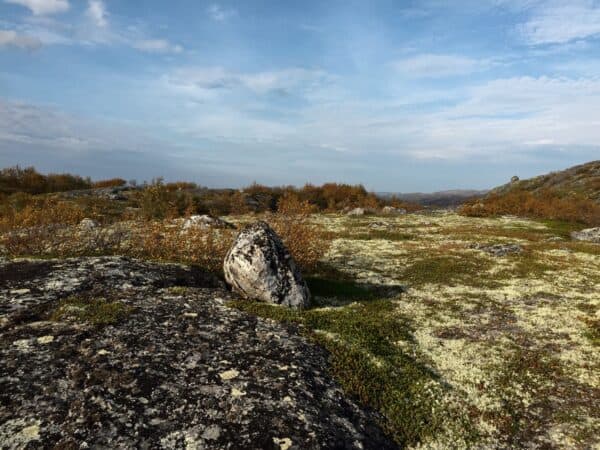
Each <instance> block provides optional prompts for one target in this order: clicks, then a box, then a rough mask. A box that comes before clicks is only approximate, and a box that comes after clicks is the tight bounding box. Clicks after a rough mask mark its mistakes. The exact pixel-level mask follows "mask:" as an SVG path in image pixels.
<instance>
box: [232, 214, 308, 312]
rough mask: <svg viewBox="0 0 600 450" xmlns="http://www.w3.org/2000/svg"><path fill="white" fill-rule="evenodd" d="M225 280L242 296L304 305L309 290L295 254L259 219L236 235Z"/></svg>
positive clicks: (275, 302)
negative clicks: (294, 257) (295, 260)
mask: <svg viewBox="0 0 600 450" xmlns="http://www.w3.org/2000/svg"><path fill="white" fill-rule="evenodd" d="M223 272H224V273H225V280H226V281H227V283H229V284H230V285H231V287H232V289H233V290H234V291H235V292H237V293H238V294H240V295H241V296H243V297H245V298H247V299H252V300H260V301H263V302H267V303H274V304H279V305H286V306H290V307H294V308H305V307H307V306H309V304H310V292H309V290H308V287H307V286H306V283H305V282H304V280H303V278H302V274H301V273H300V270H299V269H298V267H297V266H296V263H295V262H294V259H293V258H292V255H291V254H290V252H289V251H288V250H287V248H286V247H285V246H284V245H283V242H281V239H280V238H279V236H277V234H276V233H275V232H274V231H273V229H272V228H271V227H270V226H269V225H268V224H267V223H266V222H262V221H260V222H256V223H253V224H251V225H249V226H247V227H246V228H244V229H243V230H242V231H241V232H240V234H239V235H238V236H237V238H236V240H235V242H234V243H233V245H232V247H231V249H229V252H228V253H227V255H226V256H225V261H224V263H223Z"/></svg>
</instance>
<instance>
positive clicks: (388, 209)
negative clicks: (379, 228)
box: [381, 206, 407, 216]
mask: <svg viewBox="0 0 600 450" xmlns="http://www.w3.org/2000/svg"><path fill="white" fill-rule="evenodd" d="M381 212H383V214H389V215H397V216H401V215H404V214H406V212H407V211H406V209H404V208H395V207H394V206H384V207H383V209H382V210H381Z"/></svg>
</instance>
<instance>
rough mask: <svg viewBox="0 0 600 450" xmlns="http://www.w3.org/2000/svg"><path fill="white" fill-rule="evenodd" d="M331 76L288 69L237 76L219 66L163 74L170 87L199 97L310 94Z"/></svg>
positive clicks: (239, 74)
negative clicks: (227, 93) (229, 93)
mask: <svg viewBox="0 0 600 450" xmlns="http://www.w3.org/2000/svg"><path fill="white" fill-rule="evenodd" d="M332 79H333V77H332V76H331V75H329V74H327V73H326V72H323V71H321V70H308V69H302V68H289V69H282V70H275V71H264V72H256V73H241V72H234V71H228V70H225V69H224V68H222V67H199V68H193V67H192V68H183V69H178V70H176V71H174V72H173V73H171V74H169V75H167V77H166V81H167V83H168V85H169V86H171V87H172V88H174V89H176V90H179V91H182V90H184V91H185V92H187V93H189V94H195V95H196V96H198V97H201V98H210V97H214V96H215V95H216V94H217V92H218V91H221V92H224V91H233V90H247V91H250V92H252V93H255V94H266V93H269V92H278V93H280V94H290V93H292V92H296V91H304V92H306V91H310V90H312V89H315V88H317V87H319V86H322V85H324V84H327V83H329V82H331V81H332Z"/></svg>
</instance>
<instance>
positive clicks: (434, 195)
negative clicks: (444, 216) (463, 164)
mask: <svg viewBox="0 0 600 450" xmlns="http://www.w3.org/2000/svg"><path fill="white" fill-rule="evenodd" d="M487 192H488V191H477V190H472V189H453V190H448V191H439V192H408V193H402V192H399V193H391V192H382V193H379V194H378V195H379V196H380V197H381V198H384V199H386V198H392V197H395V198H397V199H399V200H401V201H404V202H409V203H416V204H418V205H421V206H425V207H434V208H453V207H457V206H460V205H462V204H463V203H465V202H466V201H468V200H473V199H475V198H480V197H483V196H484V195H485V194H486V193H487Z"/></svg>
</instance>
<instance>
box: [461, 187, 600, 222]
mask: <svg viewBox="0 0 600 450" xmlns="http://www.w3.org/2000/svg"><path fill="white" fill-rule="evenodd" d="M459 213H460V214H463V215H465V216H471V217H490V216H499V215H504V214H511V215H516V216H522V217H531V218H541V219H553V220H562V221H567V222H578V223H582V224H586V225H590V226H598V225H600V205H599V204H598V203H596V202H594V201H593V200H590V199H588V198H586V197H582V196H579V195H577V194H569V195H561V193H559V192H558V191H556V190H551V189H546V190H543V191H540V192H539V193H536V194H534V193H531V192H529V191H526V190H521V189H515V190H513V191H510V192H508V193H505V194H501V195H500V194H495V195H490V196H489V197H487V198H484V199H481V200H475V201H472V202H468V203H466V204H464V205H463V206H462V207H461V208H460V209H459Z"/></svg>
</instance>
